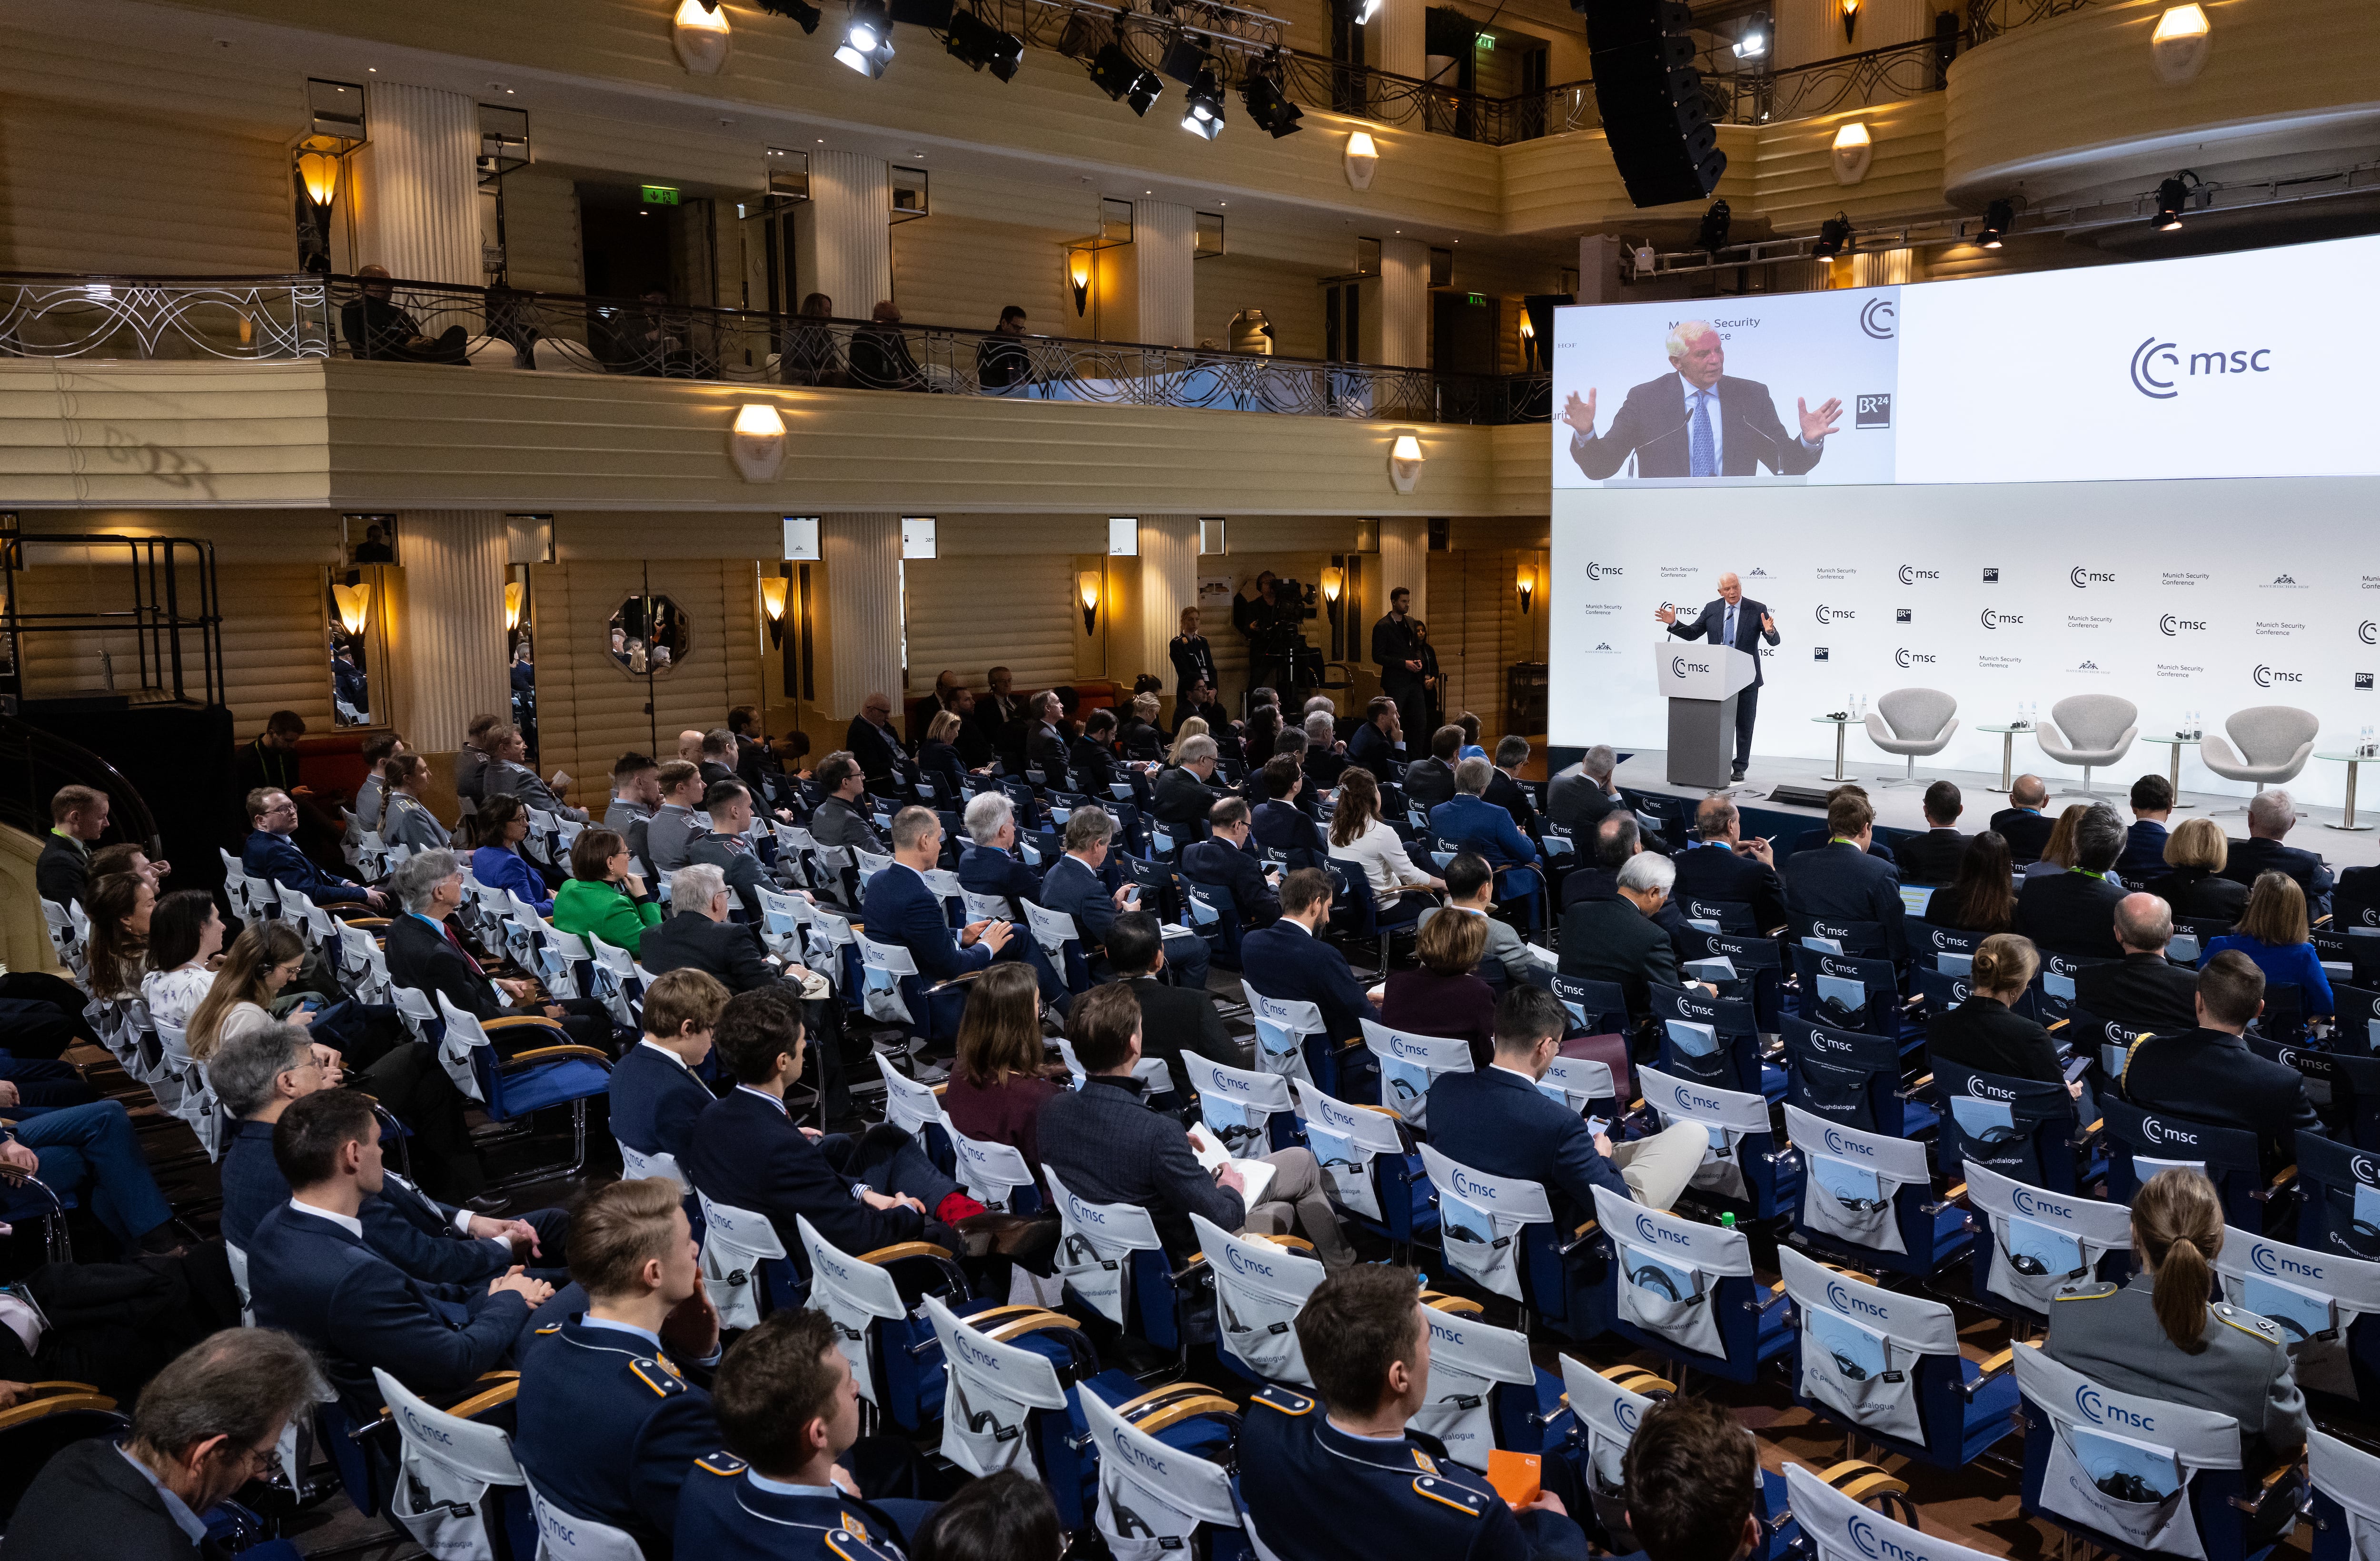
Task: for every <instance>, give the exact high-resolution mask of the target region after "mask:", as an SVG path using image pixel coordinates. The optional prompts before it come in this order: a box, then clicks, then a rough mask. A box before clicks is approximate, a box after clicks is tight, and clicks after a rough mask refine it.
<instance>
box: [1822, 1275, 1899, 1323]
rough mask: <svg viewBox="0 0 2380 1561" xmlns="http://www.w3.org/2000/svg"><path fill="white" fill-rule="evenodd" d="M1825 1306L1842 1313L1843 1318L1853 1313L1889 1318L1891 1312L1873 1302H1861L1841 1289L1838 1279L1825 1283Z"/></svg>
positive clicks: (1841, 1285) (1840, 1282) (1841, 1283)
mask: <svg viewBox="0 0 2380 1561" xmlns="http://www.w3.org/2000/svg"><path fill="white" fill-rule="evenodd" d="M1827 1304H1828V1305H1829V1306H1831V1307H1833V1308H1834V1309H1835V1310H1836V1311H1838V1312H1840V1313H1843V1314H1844V1315H1845V1316H1849V1315H1851V1314H1852V1313H1854V1312H1864V1313H1867V1314H1868V1315H1869V1316H1871V1317H1890V1316H1891V1315H1892V1313H1891V1312H1889V1311H1888V1310H1887V1309H1886V1308H1884V1307H1881V1306H1878V1305H1876V1303H1875V1302H1874V1301H1862V1300H1860V1299H1859V1298H1858V1297H1856V1296H1854V1295H1852V1293H1851V1291H1849V1290H1847V1289H1844V1288H1843V1282H1842V1281H1841V1280H1840V1279H1829V1280H1828V1281H1827Z"/></svg>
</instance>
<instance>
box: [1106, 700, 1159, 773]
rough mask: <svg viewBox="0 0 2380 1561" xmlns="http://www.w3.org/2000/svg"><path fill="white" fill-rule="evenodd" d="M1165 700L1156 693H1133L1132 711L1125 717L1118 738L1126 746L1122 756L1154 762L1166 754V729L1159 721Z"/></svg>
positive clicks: (1137, 760) (1149, 762)
mask: <svg viewBox="0 0 2380 1561" xmlns="http://www.w3.org/2000/svg"><path fill="white" fill-rule="evenodd" d="M1162 708H1164V704H1163V701H1161V700H1160V699H1159V698H1158V697H1157V696H1156V695H1154V694H1135V695H1134V696H1132V714H1131V715H1129V716H1126V717H1125V718H1124V721H1123V728H1122V729H1121V730H1120V731H1118V732H1117V733H1116V741H1117V742H1118V743H1120V744H1123V756H1124V757H1125V758H1127V759H1131V760H1133V761H1135V763H1139V764H1155V763H1157V762H1158V761H1159V760H1160V759H1161V758H1163V757H1164V756H1165V731H1164V729H1163V728H1162V727H1160V726H1159V725H1158V724H1157V713H1158V711H1159V710H1160V709H1162Z"/></svg>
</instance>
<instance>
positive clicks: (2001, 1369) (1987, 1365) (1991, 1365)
mask: <svg viewBox="0 0 2380 1561" xmlns="http://www.w3.org/2000/svg"><path fill="white" fill-rule="evenodd" d="M2015 1367H2016V1347H2015V1346H2014V1345H2010V1347H2009V1348H2008V1349H2003V1350H2001V1351H2000V1352H1999V1353H1998V1354H1997V1355H1991V1356H1986V1357H1985V1360H1984V1361H1983V1362H1982V1364H1981V1366H1980V1368H1979V1369H1978V1371H1977V1373H1976V1375H1975V1376H1974V1378H1973V1380H1972V1381H1969V1382H1965V1383H1962V1384H1961V1385H1960V1387H1959V1391H1960V1393H1961V1395H1962V1396H1963V1397H1965V1398H1966V1399H1967V1400H1968V1401H1969V1402H1970V1403H1972V1402H1973V1401H1974V1397H1975V1395H1976V1394H1978V1393H1980V1392H1982V1391H1983V1390H1984V1387H1985V1385H1986V1384H1988V1383H1990V1382H1992V1381H1994V1380H1995V1379H1997V1378H1998V1377H2001V1376H2004V1375H2006V1374H2007V1373H2009V1372H2010V1371H2012V1370H2014V1369H2015Z"/></svg>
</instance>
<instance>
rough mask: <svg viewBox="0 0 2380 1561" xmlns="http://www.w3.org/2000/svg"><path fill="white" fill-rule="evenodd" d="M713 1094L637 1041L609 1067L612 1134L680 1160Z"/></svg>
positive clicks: (641, 1149) (637, 1148) (681, 1068)
mask: <svg viewBox="0 0 2380 1561" xmlns="http://www.w3.org/2000/svg"><path fill="white" fill-rule="evenodd" d="M696 919H697V920H700V919H701V918H699V917H698V918H696ZM713 925H718V924H713ZM646 968H648V969H650V968H651V967H650V966H647V967H646ZM716 1098H718V1097H717V1096H715V1095H712V1094H711V1093H710V1085H708V1084H706V1083H703V1082H702V1081H701V1080H700V1079H698V1078H696V1077H695V1076H694V1074H693V1073H691V1072H690V1071H687V1070H686V1068H685V1067H684V1066H682V1065H681V1064H679V1063H678V1062H676V1061H674V1060H673V1059H670V1058H666V1057H663V1056H662V1054H661V1053H660V1052H658V1051H656V1050H654V1049H653V1048H652V1047H649V1046H646V1045H645V1044H644V1043H643V1042H641V1041H639V1042H638V1043H637V1044H636V1045H635V1046H632V1047H629V1048H628V1049H627V1050H626V1051H625V1052H622V1053H621V1054H620V1060H619V1062H618V1063H616V1064H615V1065H614V1066H613V1069H612V1136H613V1137H614V1138H616V1139H618V1140H619V1141H620V1142H621V1143H623V1144H626V1145H627V1146H628V1147H629V1148H631V1149H634V1150H635V1151H637V1153H638V1154H640V1155H651V1154H656V1153H658V1154H662V1155H669V1156H674V1157H676V1158H678V1159H684V1158H685V1157H686V1146H687V1145H688V1144H692V1143H693V1142H694V1124H695V1120H696V1119H698V1118H699V1117H700V1116H701V1115H702V1113H703V1112H704V1111H705V1110H707V1109H709V1108H710V1103H711V1101H713V1100H714V1099H716Z"/></svg>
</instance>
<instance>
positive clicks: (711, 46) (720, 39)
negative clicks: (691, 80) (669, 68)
mask: <svg viewBox="0 0 2380 1561" xmlns="http://www.w3.org/2000/svg"><path fill="white" fill-rule="evenodd" d="M718 5H719V0H710V4H709V5H705V4H704V3H703V0H679V5H678V8H677V15H676V16H674V17H673V18H671V19H670V42H671V44H672V45H673V46H674V47H675V48H676V50H677V63H678V64H680V65H682V66H684V67H686V74H687V75H689V76H716V75H718V74H719V67H721V66H722V65H725V64H726V63H727V13H726V12H725V11H722V10H721V9H719V8H718Z"/></svg>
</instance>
